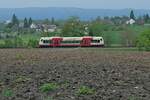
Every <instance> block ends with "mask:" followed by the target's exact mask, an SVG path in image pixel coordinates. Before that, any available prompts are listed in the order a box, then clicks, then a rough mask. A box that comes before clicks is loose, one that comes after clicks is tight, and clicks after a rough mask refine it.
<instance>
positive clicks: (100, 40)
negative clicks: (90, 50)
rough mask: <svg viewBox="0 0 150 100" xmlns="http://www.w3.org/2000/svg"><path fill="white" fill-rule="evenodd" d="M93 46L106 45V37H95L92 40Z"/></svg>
mask: <svg viewBox="0 0 150 100" xmlns="http://www.w3.org/2000/svg"><path fill="white" fill-rule="evenodd" d="M91 45H92V46H104V39H103V38H102V37H93V38H92V41H91Z"/></svg>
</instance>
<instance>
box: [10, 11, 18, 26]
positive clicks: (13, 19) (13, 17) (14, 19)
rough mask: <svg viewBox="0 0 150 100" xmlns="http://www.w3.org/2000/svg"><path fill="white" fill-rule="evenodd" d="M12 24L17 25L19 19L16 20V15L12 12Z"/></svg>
mask: <svg viewBox="0 0 150 100" xmlns="http://www.w3.org/2000/svg"><path fill="white" fill-rule="evenodd" d="M11 22H12V25H13V26H14V25H17V26H18V25H19V20H18V18H17V16H16V15H15V14H13V16H12V21H11Z"/></svg>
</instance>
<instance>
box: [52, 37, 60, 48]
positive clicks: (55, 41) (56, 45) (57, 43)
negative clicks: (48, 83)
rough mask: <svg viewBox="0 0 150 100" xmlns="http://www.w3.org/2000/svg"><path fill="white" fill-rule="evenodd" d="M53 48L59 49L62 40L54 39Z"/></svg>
mask: <svg viewBox="0 0 150 100" xmlns="http://www.w3.org/2000/svg"><path fill="white" fill-rule="evenodd" d="M52 41H53V47H58V46H60V44H61V41H62V38H53V39H52Z"/></svg>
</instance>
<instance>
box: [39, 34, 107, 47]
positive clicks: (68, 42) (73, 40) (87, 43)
mask: <svg viewBox="0 0 150 100" xmlns="http://www.w3.org/2000/svg"><path fill="white" fill-rule="evenodd" d="M103 46H104V39H103V37H91V36H84V37H41V38H40V41H39V47H103Z"/></svg>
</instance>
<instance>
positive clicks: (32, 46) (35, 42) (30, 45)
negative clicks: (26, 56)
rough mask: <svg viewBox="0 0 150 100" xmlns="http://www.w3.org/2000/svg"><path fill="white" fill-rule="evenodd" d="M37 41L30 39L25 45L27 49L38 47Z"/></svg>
mask: <svg viewBox="0 0 150 100" xmlns="http://www.w3.org/2000/svg"><path fill="white" fill-rule="evenodd" d="M38 42H39V41H38V40H36V39H30V40H29V41H28V44H27V46H28V47H29V48H36V47H38Z"/></svg>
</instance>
